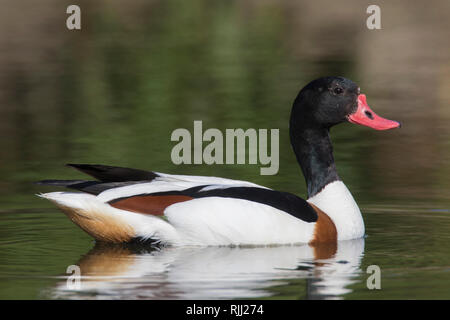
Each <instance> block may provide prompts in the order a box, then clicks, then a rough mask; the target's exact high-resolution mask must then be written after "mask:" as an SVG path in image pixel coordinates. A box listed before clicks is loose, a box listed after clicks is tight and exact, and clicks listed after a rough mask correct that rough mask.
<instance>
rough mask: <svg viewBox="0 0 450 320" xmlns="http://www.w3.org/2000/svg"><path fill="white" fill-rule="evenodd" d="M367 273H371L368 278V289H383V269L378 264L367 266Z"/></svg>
mask: <svg viewBox="0 0 450 320" xmlns="http://www.w3.org/2000/svg"><path fill="white" fill-rule="evenodd" d="M366 273H368V274H370V276H369V277H368V278H367V281H366V286H367V289H369V290H373V289H378V290H380V289H381V269H380V267H379V266H377V265H376V264H373V265H370V266H368V267H367V270H366Z"/></svg>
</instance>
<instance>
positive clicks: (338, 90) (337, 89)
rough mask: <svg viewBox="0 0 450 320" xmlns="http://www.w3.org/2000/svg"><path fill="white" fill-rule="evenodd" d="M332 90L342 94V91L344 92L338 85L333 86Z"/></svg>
mask: <svg viewBox="0 0 450 320" xmlns="http://www.w3.org/2000/svg"><path fill="white" fill-rule="evenodd" d="M333 92H334V93H335V94H342V92H344V90H343V89H342V88H340V87H336V88H334V90H333Z"/></svg>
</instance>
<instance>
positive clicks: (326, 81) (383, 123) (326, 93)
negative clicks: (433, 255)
mask: <svg viewBox="0 0 450 320" xmlns="http://www.w3.org/2000/svg"><path fill="white" fill-rule="evenodd" d="M342 122H351V123H355V124H359V125H363V126H367V127H370V128H373V129H376V130H388V129H393V128H398V127H400V123H399V122H397V121H392V120H388V119H385V118H382V117H380V116H378V115H377V114H376V113H375V112H373V111H372V109H371V108H370V107H369V105H368V104H367V101H366V96H365V95H364V94H361V93H360V89H359V87H358V86H357V85H356V84H355V83H354V82H353V81H351V80H349V79H346V78H343V77H324V78H319V79H316V80H313V81H311V82H310V83H309V84H307V85H306V86H305V87H304V88H303V89H302V90H301V91H300V93H299V94H298V96H297V98H296V99H295V102H294V106H293V109H292V115H291V125H293V124H295V123H297V124H300V123H301V126H302V127H305V126H306V127H318V128H327V129H329V128H330V127H332V126H334V125H336V124H339V123H342Z"/></svg>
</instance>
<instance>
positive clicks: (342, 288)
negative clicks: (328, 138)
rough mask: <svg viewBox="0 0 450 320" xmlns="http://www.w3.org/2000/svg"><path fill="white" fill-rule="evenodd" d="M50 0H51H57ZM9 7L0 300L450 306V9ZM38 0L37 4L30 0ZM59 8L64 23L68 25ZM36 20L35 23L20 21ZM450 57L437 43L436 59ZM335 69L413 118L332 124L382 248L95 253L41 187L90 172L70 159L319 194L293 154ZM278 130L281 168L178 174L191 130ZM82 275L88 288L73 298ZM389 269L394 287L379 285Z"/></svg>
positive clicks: (379, 107) (381, 103) (3, 79)
mask: <svg viewBox="0 0 450 320" xmlns="http://www.w3.org/2000/svg"><path fill="white" fill-rule="evenodd" d="M52 2H54V3H53V4H52ZM347 2H348V5H346V6H345V7H342V6H340V5H339V4H338V3H335V2H333V1H325V0H321V1H317V2H316V1H315V2H314V3H313V2H308V1H281V2H279V1H263V2H260V1H242V2H237V1H206V0H205V1H189V2H187V1H152V2H150V3H147V2H144V1H130V2H127V5H124V4H120V3H119V2H112V3H106V2H105V3H103V2H96V3H95V4H94V3H91V2H87V1H86V2H82V3H81V4H80V5H81V7H82V14H83V16H82V30H81V31H68V30H67V29H66V28H65V17H66V15H65V8H66V7H67V5H68V4H69V3H67V4H62V5H61V2H60V1H56V0H55V1H48V3H46V4H43V5H41V6H40V7H39V8H37V9H36V10H26V9H24V7H23V6H24V3H27V2H26V1H25V2H21V4H18V3H16V2H12V1H11V3H10V5H9V6H8V10H2V12H1V13H0V30H1V31H0V49H2V50H0V69H1V70H0V71H1V72H0V150H1V152H0V174H1V177H2V179H1V180H0V298H1V299H36V298H40V299H47V298H75V299H77V298H94V299H95V298H106V299H109V298H113V299H115V298H128V299H146V298H148V299H154V298H158V299H185V298H193V299H195V298H206V299H208V298H211V299H215V298H230V299H233V298H268V299H308V298H311V299H321V298H332V299H416V298H423V299H448V298H450V290H449V287H450V235H449V234H450V232H449V231H450V178H449V177H450V143H449V141H450V139H449V137H450V129H449V126H448V123H449V120H450V111H449V109H448V105H449V102H450V95H449V90H448V89H449V86H450V69H449V62H450V55H449V47H450V46H449V43H448V38H449V31H448V30H450V26H449V21H450V20H449V19H446V18H445V14H446V12H449V10H448V9H450V8H449V4H448V2H446V1H439V2H436V3H435V5H434V6H425V5H421V4H418V3H417V4H412V3H409V2H408V3H407V2H406V1H398V2H396V3H395V4H393V3H391V2H388V1H381V2H380V3H381V4H380V5H381V8H382V14H383V15H382V17H383V20H382V23H383V29H382V30H376V31H371V30H368V29H367V28H366V27H365V18H366V14H365V9H366V8H367V6H368V5H369V4H370V3H369V2H366V1H356V0H355V1H347ZM30 5H31V2H30ZM61 13H62V14H61ZM21 21H24V22H23V23H21ZM437 48H438V49H437ZM324 75H342V76H345V77H348V78H350V79H352V80H354V81H355V82H357V83H358V84H359V85H360V87H361V91H362V92H363V93H365V94H366V95H367V99H368V103H369V105H370V106H371V107H372V108H373V110H374V111H375V112H377V113H378V114H380V115H381V116H385V117H387V118H390V119H394V120H399V121H401V122H402V123H403V127H402V128H401V129H400V130H394V131H387V132H377V131H373V130H370V129H369V128H362V127H357V126H353V125H350V124H343V125H340V126H338V127H336V128H333V129H332V139H333V143H334V150H335V159H336V163H337V168H338V172H339V174H340V176H341V178H342V179H343V181H344V182H345V184H346V185H347V186H348V188H349V189H350V191H351V192H352V194H353V196H354V198H355V199H356V201H357V202H358V204H359V206H360V208H361V211H362V213H363V216H364V220H365V225H366V233H367V237H366V238H365V239H361V240H358V241H353V242H349V243H344V244H340V245H339V246H338V248H337V253H336V254H335V256H333V257H330V258H328V259H325V260H323V261H322V260H321V261H315V260H314V259H311V248H309V247H287V248H284V247H274V248H203V249H201V248H184V249H170V248H167V249H163V250H161V251H149V250H142V248H124V247H109V246H106V247H105V246H99V245H95V243H94V241H93V240H92V239H91V238H90V237H89V236H88V235H87V234H85V233H84V232H83V231H81V230H80V229H78V227H76V226H75V225H74V224H72V222H70V221H69V220H68V219H67V218H66V217H65V216H64V215H63V214H62V213H61V212H59V211H58V210H56V209H55V208H54V207H53V206H52V205H51V204H50V203H48V202H46V201H44V200H42V199H39V198H38V197H36V196H35V194H36V193H39V192H47V191H51V190H53V189H51V188H48V187H42V186H37V185H34V184H32V182H33V181H37V180H41V179H47V178H60V179H78V178H82V175H81V174H80V173H78V172H76V171H73V170H70V169H69V168H66V167H64V164H65V163H102V164H110V165H119V166H128V167H135V168H142V169H149V170H155V171H159V172H167V173H175V174H192V175H214V176H222V177H227V178H233V179H240V180H249V181H252V182H255V183H258V184H262V185H265V186H268V187H271V188H274V189H278V190H283V191H289V192H293V193H295V194H298V195H301V196H303V197H304V196H305V193H306V188H305V183H304V180H303V177H302V175H301V171H300V169H299V167H298V165H297V163H296V160H295V156H294V155H293V153H292V150H291V147H290V144H289V134H288V119H289V112H290V108H291V105H292V102H293V99H294V98H295V96H296V94H297V92H298V90H299V89H300V88H301V87H302V86H303V85H305V84H306V83H307V82H309V81H310V80H312V79H314V78H317V77H319V76H324ZM194 120H202V121H203V127H204V129H206V128H218V129H220V130H223V132H224V131H225V129H226V128H243V129H247V128H256V129H259V128H263V129H272V128H277V129H279V130H280V166H279V172H278V174H277V175H274V176H262V175H260V174H259V172H260V171H259V170H260V165H237V164H236V165H209V166H208V165H179V166H176V165H174V164H173V163H172V162H171V158H170V153H171V150H172V148H173V146H174V145H175V143H174V142H171V141H170V135H171V133H172V131H173V130H175V129H177V128H187V129H188V130H190V131H191V132H192V130H193V121H194ZM70 265H80V266H81V271H82V274H83V277H84V278H83V279H82V290H79V291H73V290H67V287H66V278H65V277H67V274H66V270H67V267H68V266H70ZM370 265H378V266H379V267H380V270H381V289H380V290H369V289H368V288H367V285H366V280H367V278H368V277H369V274H367V273H366V270H367V267H368V266H370Z"/></svg>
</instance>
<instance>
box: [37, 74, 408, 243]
mask: <svg viewBox="0 0 450 320" xmlns="http://www.w3.org/2000/svg"><path fill="white" fill-rule="evenodd" d="M345 121H349V122H352V123H358V124H362V125H365V126H369V127H372V128H374V129H377V130H386V129H391V128H396V127H398V126H399V125H400V124H399V123H398V122H395V121H391V120H386V119H383V118H380V117H379V116H377V115H376V114H375V113H374V112H373V111H372V110H371V109H370V108H369V106H368V105H367V103H366V98H365V96H364V95H363V94H360V93H359V88H358V87H357V86H356V84H354V83H353V82H352V81H350V80H348V79H345V78H341V77H327V78H321V79H318V80H315V81H312V82H311V83H309V84H308V85H307V86H306V87H304V88H303V89H302V90H301V91H300V93H299V95H298V96H297V98H296V100H295V102H294V106H293V108H292V113H291V120H290V136H291V142H292V146H293V148H294V152H295V154H296V156H297V160H298V162H299V163H300V166H301V168H302V170H303V173H304V175H305V179H306V183H307V186H308V195H309V199H308V201H305V200H303V199H301V198H299V197H297V196H295V195H293V194H290V193H286V192H279V191H274V190H271V189H267V188H265V187H262V186H259V185H255V184H253V183H250V182H245V181H237V180H229V179H222V178H215V177H198V176H180V175H169V174H163V173H157V172H146V171H141V170H135V169H127V168H118V167H110V166H101V165H71V166H73V167H75V168H77V169H79V170H81V171H83V172H84V173H87V174H89V175H91V176H93V177H94V178H97V179H98V180H100V181H80V180H77V181H60V180H46V181H42V183H44V184H51V185H59V186H67V187H70V188H74V189H78V190H81V191H84V192H86V193H70V192H52V193H47V194H43V195H42V197H44V198H47V199H50V200H51V201H53V202H55V203H56V204H57V205H58V206H59V207H60V208H61V209H62V210H63V211H64V212H65V213H66V214H67V215H68V216H69V217H70V219H72V221H73V222H75V223H76V224H77V225H79V226H80V227H81V228H82V229H83V230H85V231H86V232H87V233H89V234H90V235H91V236H93V237H94V238H96V239H98V240H101V241H107V242H130V241H133V240H136V239H137V240H150V241H156V242H159V243H163V244H170V245H243V244H252V245H268V244H292V243H321V242H335V241H336V240H348V239H356V238H360V237H362V236H363V235H364V223H363V220H362V217H361V213H360V211H359V208H358V206H357V204H356V203H355V201H354V200H353V197H352V195H351V194H350V192H349V191H348V189H347V188H346V187H345V185H344V183H342V181H341V180H340V178H339V176H338V174H337V172H336V167H335V164H334V159H333V154H332V146H331V140H330V137H329V129H330V127H332V126H333V125H336V124H339V123H341V122H345ZM89 193H90V194H89Z"/></svg>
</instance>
